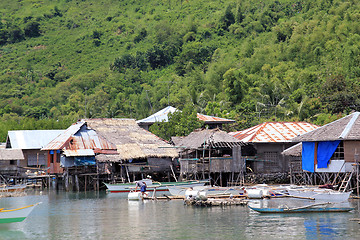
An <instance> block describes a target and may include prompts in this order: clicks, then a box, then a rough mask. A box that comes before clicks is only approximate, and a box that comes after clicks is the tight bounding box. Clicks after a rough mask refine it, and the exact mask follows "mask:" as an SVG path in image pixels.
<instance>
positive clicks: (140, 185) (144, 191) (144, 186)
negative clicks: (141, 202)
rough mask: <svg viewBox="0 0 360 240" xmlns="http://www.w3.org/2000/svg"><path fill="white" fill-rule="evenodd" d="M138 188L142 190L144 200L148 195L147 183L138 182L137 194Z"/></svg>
mask: <svg viewBox="0 0 360 240" xmlns="http://www.w3.org/2000/svg"><path fill="white" fill-rule="evenodd" d="M138 187H139V188H140V192H141V197H142V198H143V199H144V195H147V194H146V183H145V182H143V181H138V182H136V187H135V192H136V190H137V188H138Z"/></svg>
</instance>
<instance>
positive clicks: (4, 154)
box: [0, 148, 25, 161]
mask: <svg viewBox="0 0 360 240" xmlns="http://www.w3.org/2000/svg"><path fill="white" fill-rule="evenodd" d="M2 160H3V161H6V160H25V158H24V154H23V152H22V150H21V149H8V148H5V149H0V161H2Z"/></svg>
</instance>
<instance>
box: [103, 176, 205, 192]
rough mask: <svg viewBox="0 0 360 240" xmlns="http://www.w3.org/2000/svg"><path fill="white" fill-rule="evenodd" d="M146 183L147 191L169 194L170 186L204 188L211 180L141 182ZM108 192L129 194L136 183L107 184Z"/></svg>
mask: <svg viewBox="0 0 360 240" xmlns="http://www.w3.org/2000/svg"><path fill="white" fill-rule="evenodd" d="M139 181H142V182H145V183H146V191H147V192H152V191H154V190H155V189H156V192H164V193H166V192H167V193H169V189H168V186H181V187H184V188H189V187H194V186H204V185H205V184H206V183H209V180H194V181H185V182H153V181H152V180H151V179H142V180H139ZM105 185H106V187H107V188H108V191H109V192H111V193H128V192H130V191H133V190H134V189H135V187H136V182H134V183H115V184H110V183H105Z"/></svg>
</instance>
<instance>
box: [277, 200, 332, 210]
mask: <svg viewBox="0 0 360 240" xmlns="http://www.w3.org/2000/svg"><path fill="white" fill-rule="evenodd" d="M328 204H332V203H331V202H326V203H314V204H310V205H307V206H304V207H297V208H288V209H284V210H285V211H292V210H298V209H306V208H311V207H315V206H321V205H328Z"/></svg>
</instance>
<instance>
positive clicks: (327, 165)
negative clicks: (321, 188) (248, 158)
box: [290, 112, 360, 184]
mask: <svg viewBox="0 0 360 240" xmlns="http://www.w3.org/2000/svg"><path fill="white" fill-rule="evenodd" d="M292 141H293V142H301V143H302V150H301V160H302V165H301V166H302V172H299V173H294V175H296V179H295V182H296V183H305V184H325V183H336V184H338V183H339V182H338V181H339V179H341V178H346V176H349V175H350V173H351V172H353V170H354V166H356V167H357V166H358V162H359V161H360V160H359V154H360V112H354V113H352V114H350V115H348V116H346V117H343V118H341V119H338V120H336V121H334V122H331V123H329V124H326V125H324V126H322V127H320V128H318V129H316V130H314V131H311V132H309V133H306V134H303V135H301V136H298V137H296V138H294V139H292ZM295 152H296V151H294V154H296V153H295ZM290 153H291V152H290ZM351 175H352V174H351ZM337 176H340V178H337Z"/></svg>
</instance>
